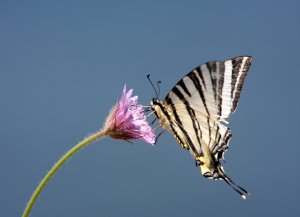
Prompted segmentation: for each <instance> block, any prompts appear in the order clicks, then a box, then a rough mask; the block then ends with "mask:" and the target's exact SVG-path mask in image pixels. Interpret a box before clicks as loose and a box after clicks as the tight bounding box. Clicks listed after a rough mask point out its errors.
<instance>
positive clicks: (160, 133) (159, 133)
mask: <svg viewBox="0 0 300 217" xmlns="http://www.w3.org/2000/svg"><path fill="white" fill-rule="evenodd" d="M164 132H166V130H163V131H161V132H160V133H159V134H158V135H157V137H156V138H155V142H154V145H155V144H156V142H157V140H158V138H159V137H160V136H161V135H162V134H163V133H164Z"/></svg>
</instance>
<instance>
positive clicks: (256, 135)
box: [0, 0, 300, 217]
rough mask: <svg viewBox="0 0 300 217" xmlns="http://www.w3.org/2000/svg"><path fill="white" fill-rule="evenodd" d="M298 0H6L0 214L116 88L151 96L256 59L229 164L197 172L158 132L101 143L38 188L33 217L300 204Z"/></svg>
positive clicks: (90, 123) (277, 210) (99, 112)
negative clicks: (204, 68)
mask: <svg viewBox="0 0 300 217" xmlns="http://www.w3.org/2000/svg"><path fill="white" fill-rule="evenodd" d="M299 10H300V3H299V1H276V2H275V1H258V0H253V1H250V2H249V1H247V2H246V1H222V2H221V1H185V2H184V1H1V2H0V26H1V30H0V31H1V34H0V100H1V106H0V129H1V130H0V138H1V142H0V147H1V152H0V169H1V179H0V186H1V187H0V190H1V194H0V216H5V217H10V216H21V214H22V211H23V209H24V208H25V205H26V202H27V201H28V199H29V197H30V195H31V193H32V192H33V190H34V189H35V187H36V186H37V184H38V182H39V181H40V180H41V178H42V177H43V176H44V175H45V173H46V171H47V170H49V169H50V167H51V166H52V165H53V164H54V162H55V161H57V160H58V158H59V157H61V156H62V155H63V153H65V152H66V151H67V150H68V149H70V148H71V147H72V146H73V145H75V144H76V143H77V142H78V141H80V140H81V139H82V138H84V137H85V136H87V135H88V134H89V133H91V132H95V131H97V130H98V129H99V128H101V127H102V123H103V121H104V119H105V117H106V115H107V113H108V111H109V109H110V108H111V107H112V106H113V104H114V103H115V102H116V101H117V100H118V98H119V96H120V94H121V91H122V88H123V85H124V84H125V83H126V84H127V87H128V88H133V89H134V93H135V94H137V95H139V100H140V102H141V103H142V104H144V105H148V104H149V102H150V100H151V98H152V97H153V96H154V91H153V89H152V88H151V86H150V85H149V82H148V81H147V79H146V75H147V74H148V73H151V76H152V79H153V80H154V81H155V80H161V81H162V85H161V92H162V94H161V95H162V97H164V95H166V94H167V92H168V91H169V90H170V89H171V88H172V86H173V85H174V84H175V83H176V82H177V81H178V80H179V79H180V78H181V77H182V76H184V75H185V74H186V73H187V72H189V71H190V70H191V69H192V68H194V67H195V66H197V65H199V64H201V63H204V62H206V61H210V60H226V59H229V58H232V57H235V56H239V55H252V56H253V57H254V61H253V65H252V66H251V69H250V73H249V75H248V77H247V80H246V82H245V86H244V89H243V92H242V95H241V100H240V104H239V107H238V110H237V112H236V113H235V114H234V115H233V116H232V117H231V118H230V127H231V129H232V133H233V138H232V140H231V143H230V144H231V146H230V149H229V151H228V152H226V154H225V159H226V160H227V162H226V163H225V165H224V167H225V169H226V171H227V173H228V174H229V175H230V176H231V177H232V178H233V179H234V180H235V181H236V182H237V183H238V184H240V185H241V186H243V187H245V188H246V189H247V190H249V191H250V192H251V193H252V196H251V197H250V198H249V200H246V201H243V200H241V199H240V197H239V196H238V195H237V194H236V193H235V192H234V191H232V189H230V188H229V187H228V186H227V185H226V184H225V183H223V182H220V181H211V180H207V179H205V178H203V177H202V176H201V174H200V172H199V170H198V168H196V167H195V166H194V160H193V159H192V157H191V156H190V154H189V153H188V152H187V151H184V150H182V149H181V148H180V147H179V145H178V144H177V143H176V140H175V139H174V138H173V137H172V136H171V135H170V134H168V133H165V134H164V135H163V136H162V137H161V138H160V140H159V142H158V144H157V146H156V147H155V148H153V147H151V146H149V145H148V144H146V143H143V142H140V141H137V142H134V145H131V144H129V143H126V142H123V141H115V140H111V139H107V138H106V139H103V140H101V141H99V142H96V143H93V144H92V145H90V146H89V147H88V148H85V149H84V150H82V151H81V152H80V153H78V154H77V155H75V156H74V157H73V158H72V159H71V160H70V161H69V162H68V163H67V164H66V165H64V166H63V168H62V169H61V170H60V171H59V172H58V173H57V174H56V175H55V177H54V179H52V180H51V181H50V183H49V184H48V185H47V186H46V188H45V190H44V191H43V192H42V194H41V196H40V198H39V200H38V201H37V203H36V204H35V206H34V208H33V210H32V215H31V216H32V217H34V216H44V217H47V216H49V217H50V216H72V217H76V216H78V217H81V216H128V217H135V216H136V217H140V216H143V217H148V216H149V217H150V216H171V215H172V216H174V217H176V216H204V215H210V216H220V215H222V216H295V215H296V213H299V211H300V208H299V202H300V187H299V183H300V175H299V173H298V170H299V167H298V157H299V154H298V153H299V151H300V144H299V139H298V138H297V135H298V133H299V129H300V128H299V120H300V115H299V111H300V101H299V93H300V87H299V79H300V76H299V75H300V73H299V67H298V65H299V57H300V55H299V50H300V43H299V38H300V23H299V21H300V13H299Z"/></svg>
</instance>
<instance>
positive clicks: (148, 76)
mask: <svg viewBox="0 0 300 217" xmlns="http://www.w3.org/2000/svg"><path fill="white" fill-rule="evenodd" d="M147 78H148V80H149V82H150V84H151V86H152V87H153V89H154V91H155V95H156V98H158V93H157V90H156V88H155V86H154V85H153V83H152V81H151V79H150V74H148V75H147Z"/></svg>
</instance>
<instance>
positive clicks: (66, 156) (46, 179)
mask: <svg viewBox="0 0 300 217" xmlns="http://www.w3.org/2000/svg"><path fill="white" fill-rule="evenodd" d="M107 134H108V131H107V130H101V131H99V132H97V133H95V134H93V135H91V136H89V137H87V138H86V139H84V140H83V141H81V142H79V143H78V144H77V145H75V146H74V147H73V148H72V149H70V150H69V151H68V152H67V153H66V154H64V156H62V157H61V158H60V159H59V160H58V161H57V162H56V164H55V165H54V166H53V167H52V168H51V170H50V171H49V172H48V173H47V174H46V176H45V177H44V178H43V179H42V181H41V182H40V184H39V185H38V186H37V188H36V189H35V191H34V192H33V194H32V195H31V198H30V200H29V202H28V204H27V206H26V208H25V210H24V212H23V215H22V217H28V215H29V213H30V210H31V208H32V206H33V205H34V203H35V201H36V199H37V198H38V196H39V194H40V193H41V191H42V190H43V188H44V187H45V186H46V184H47V183H48V182H49V180H50V179H51V178H52V176H53V175H54V173H55V172H56V171H57V170H58V169H59V168H60V167H61V166H62V165H63V164H64V163H65V162H66V161H67V160H68V159H69V158H70V157H71V156H72V155H74V154H75V153H76V152H77V151H79V150H80V149H82V148H84V147H85V146H87V145H88V144H90V143H91V142H94V141H95V140H97V139H100V138H101V137H103V136H105V135H107Z"/></svg>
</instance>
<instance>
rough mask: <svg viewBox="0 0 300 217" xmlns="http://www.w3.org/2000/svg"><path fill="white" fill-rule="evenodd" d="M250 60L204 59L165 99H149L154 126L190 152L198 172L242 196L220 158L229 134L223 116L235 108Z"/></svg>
mask: <svg viewBox="0 0 300 217" xmlns="http://www.w3.org/2000/svg"><path fill="white" fill-rule="evenodd" d="M251 63H252V57H251V56H239V57H235V58H232V59H229V60H226V61H224V62H219V61H211V62H207V63H205V64H202V65H200V66H198V67H196V68H195V69H193V70H192V71H191V72H189V73H188V74H187V75H186V76H184V77H183V78H182V79H181V80H179V82H178V83H177V84H176V85H175V86H174V87H173V88H172V90H171V91H170V92H169V93H168V94H167V96H166V97H165V99H162V100H160V99H158V98H157V97H156V98H153V99H152V101H151V109H152V111H153V112H154V114H155V116H156V118H157V119H158V120H159V126H158V127H162V128H164V129H165V130H167V131H169V132H170V133H172V134H173V136H174V137H175V138H176V140H177V141H178V143H179V144H180V145H181V147H182V148H184V149H186V150H188V151H189V152H190V153H191V154H192V156H193V157H194V159H195V164H196V166H197V167H200V169H201V173H202V175H203V176H204V177H206V178H210V179H215V180H216V179H219V180H224V181H225V182H226V183H227V184H228V185H230V186H231V187H232V188H233V189H234V190H235V191H236V192H238V193H239V194H240V195H241V196H242V198H243V199H246V196H247V195H250V194H249V193H248V192H247V191H246V190H245V189H244V188H242V187H240V186H239V185H237V184H235V182H234V181H233V180H232V179H231V178H230V177H229V176H228V175H227V174H226V173H225V171H224V169H223V166H222V161H223V160H224V152H225V151H226V150H227V149H228V146H229V141H230V139H231V136H232V134H231V132H230V129H229V127H228V122H227V121H226V118H228V117H229V116H230V115H231V114H232V113H234V112H235V110H236V108H237V105H238V101H239V98H240V94H241V90H242V87H243V84H244V81H245V78H246V75H247V73H248V70H249V68H250V65H251Z"/></svg>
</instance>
